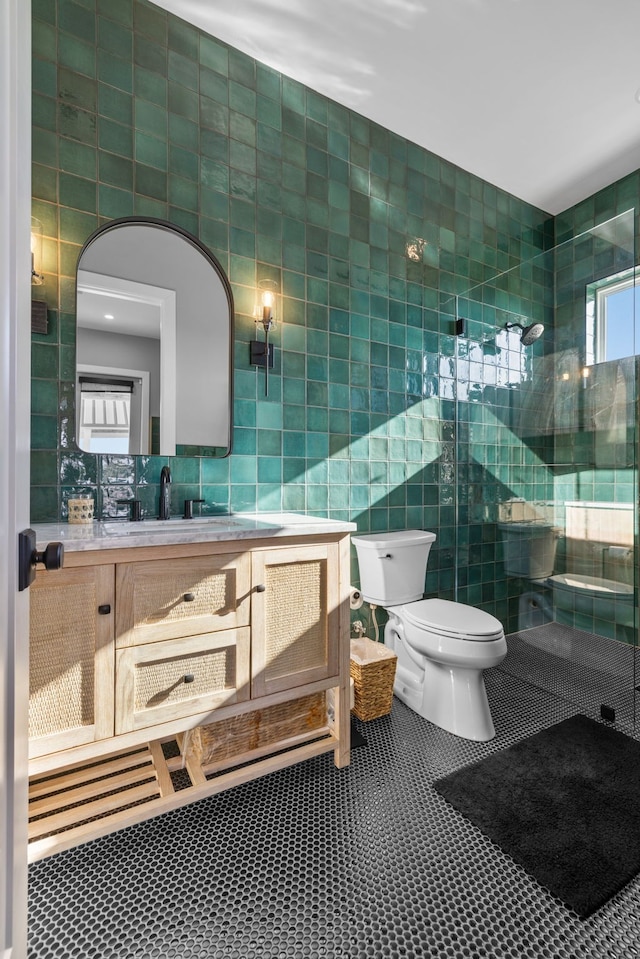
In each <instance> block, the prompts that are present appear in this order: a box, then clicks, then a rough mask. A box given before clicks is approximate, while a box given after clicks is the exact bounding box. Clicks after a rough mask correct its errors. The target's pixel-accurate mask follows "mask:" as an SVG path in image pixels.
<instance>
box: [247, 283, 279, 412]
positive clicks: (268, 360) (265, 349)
mask: <svg viewBox="0 0 640 959" xmlns="http://www.w3.org/2000/svg"><path fill="white" fill-rule="evenodd" d="M277 294H278V284H277V283H276V281H275V280H260V282H259V283H258V291H257V299H256V305H255V307H254V309H253V316H254V319H255V322H256V328H258V327H262V329H263V330H264V343H261V342H260V341H259V340H251V342H250V343H249V362H250V363H251V365H252V366H264V395H265V396H268V395H269V370H270V369H271V370H272V369H273V357H274V350H273V343H269V333H270V332H271V330H273V329H274V327H275V325H276V313H277V310H276V302H277Z"/></svg>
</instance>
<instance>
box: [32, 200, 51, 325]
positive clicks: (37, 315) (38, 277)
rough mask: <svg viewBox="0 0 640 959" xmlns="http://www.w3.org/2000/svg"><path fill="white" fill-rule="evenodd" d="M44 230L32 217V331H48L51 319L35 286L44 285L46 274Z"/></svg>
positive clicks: (38, 221)
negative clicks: (44, 274) (43, 250)
mask: <svg viewBox="0 0 640 959" xmlns="http://www.w3.org/2000/svg"><path fill="white" fill-rule="evenodd" d="M43 237H44V230H43V227H42V223H41V222H40V220H36V218H35V217H34V216H32V217H31V287H32V294H31V332H32V333H48V332H49V319H48V312H47V304H46V302H45V300H41V299H39V298H38V296H37V295H36V294H37V291H36V290H35V289H33V288H34V287H39V286H42V285H43V283H44V276H43V275H42V272H41V271H42V247H43Z"/></svg>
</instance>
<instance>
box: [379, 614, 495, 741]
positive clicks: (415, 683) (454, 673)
mask: <svg viewBox="0 0 640 959" xmlns="http://www.w3.org/2000/svg"><path fill="white" fill-rule="evenodd" d="M403 633H404V629H403V627H402V625H401V624H400V623H399V621H398V619H397V617H392V618H390V621H389V623H388V624H387V628H386V629H385V645H387V646H389V647H390V648H392V649H394V650H395V652H396V653H397V655H398V664H397V667H396V676H395V681H394V684H393V692H394V695H395V696H397V697H398V699H399V700H400V701H401V702H403V703H404V704H405V706H408V707H409V708H410V709H413V711H414V712H416V713H418V714H419V715H420V716H422V717H423V718H424V719H427V720H428V721H429V722H430V723H433V724H434V725H435V726H439V727H440V728H441V729H445V730H446V731H447V732H449V733H453V735H454V736H460V738H461V739H470V740H472V741H473V742H481V743H484V742H488V741H489V740H490V739H493V738H494V736H495V728H494V725H493V720H492V718H491V710H490V708H489V700H488V699H487V691H486V688H485V684H484V675H483V670H482V669H479V668H477V667H476V668H473V669H467V668H466V667H464V666H457V665H456V666H451V665H447V664H445V663H437V662H434V661H433V660H431V659H428V658H427V657H426V656H423V655H421V654H420V653H417V651H414V650H412V653H413V655H411V653H410V652H409V650H408V648H407V643H406V640H405V639H404V638H403V635H402V634H403ZM502 642H503V643H504V640H502ZM505 652H506V646H505ZM503 658H504V654H503V655H501V656H500V657H499V659H497V660H495V661H494V662H498V661H501V660H502V659H503ZM417 660H419V665H418V662H417ZM494 662H489V663H488V664H487V665H494Z"/></svg>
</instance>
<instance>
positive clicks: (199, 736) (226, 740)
mask: <svg viewBox="0 0 640 959" xmlns="http://www.w3.org/2000/svg"><path fill="white" fill-rule="evenodd" d="M326 722H327V704H326V696H325V694H324V693H323V692H320V693H312V694H311V695H310V696H303V697H301V698H299V699H292V700H289V701H288V702H284V703H279V704H276V705H275V706H267V707H265V708H264V709H256V710H254V711H253V712H250V713H243V714H242V715H240V716H235V717H233V718H231V719H221V720H218V722H215V723H208V724H207V725H206V726H198V727H197V728H196V729H194V730H193V734H192V736H191V737H190V741H189V747H188V752H189V758H190V759H191V760H195V761H196V762H197V763H198V764H200V765H201V766H204V767H207V766H209V765H215V764H217V763H224V762H226V761H227V760H233V759H234V758H235V757H237V756H245V754H246V753H250V752H252V751H253V750H258V749H262V748H264V747H265V746H269V745H272V744H276V743H279V742H281V741H282V740H286V739H288V738H290V737H295V736H301V735H306V734H310V735H311V734H313V732H314V731H315V730H319V729H322V727H323V726H325V725H326Z"/></svg>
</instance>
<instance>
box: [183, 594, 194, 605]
mask: <svg viewBox="0 0 640 959" xmlns="http://www.w3.org/2000/svg"><path fill="white" fill-rule="evenodd" d="M195 598H196V596H195V593H185V594H184V601H185V603H192V602H193V601H194V599H195Z"/></svg>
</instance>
